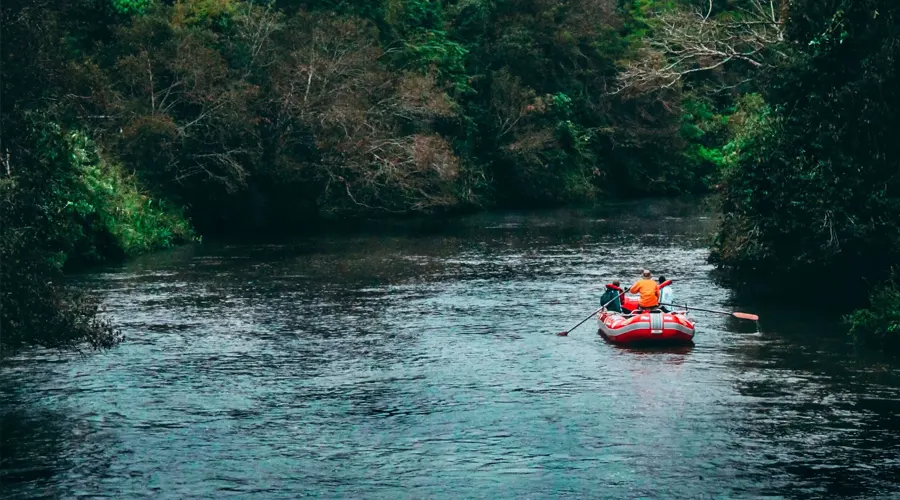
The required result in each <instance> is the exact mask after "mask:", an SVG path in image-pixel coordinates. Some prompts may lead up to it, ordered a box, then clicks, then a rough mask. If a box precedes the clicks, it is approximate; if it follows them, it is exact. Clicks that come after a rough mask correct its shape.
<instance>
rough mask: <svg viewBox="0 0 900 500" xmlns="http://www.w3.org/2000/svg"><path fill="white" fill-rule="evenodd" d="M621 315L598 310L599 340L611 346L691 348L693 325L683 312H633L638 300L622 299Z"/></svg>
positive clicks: (633, 298)
mask: <svg viewBox="0 0 900 500" xmlns="http://www.w3.org/2000/svg"><path fill="white" fill-rule="evenodd" d="M622 309H623V310H624V311H626V312H625V313H618V312H613V311H607V310H606V309H602V310H600V312H598V313H597V322H599V323H600V331H599V333H600V336H601V337H603V338H604V339H605V340H607V341H609V342H611V343H613V344H622V345H658V344H662V345H693V344H694V322H693V321H691V320H690V319H688V317H687V312H684V311H672V312H663V311H661V310H652V311H641V312H637V313H632V312H631V311H637V309H638V299H637V298H635V297H625V300H624V304H622Z"/></svg>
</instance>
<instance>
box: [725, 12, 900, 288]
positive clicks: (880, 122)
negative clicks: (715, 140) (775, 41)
mask: <svg viewBox="0 0 900 500" xmlns="http://www.w3.org/2000/svg"><path fill="white" fill-rule="evenodd" d="M846 5H847V8H846V9H844V11H843V13H842V14H840V15H839V16H838V14H836V13H835V11H834V10H829V9H828V8H826V6H823V5H820V4H817V3H809V2H799V3H797V4H796V5H793V6H792V8H794V9H797V12H803V13H804V15H803V16H802V17H798V18H797V21H795V22H794V23H792V24H791V30H790V34H791V37H792V39H793V40H796V41H797V42H799V43H798V45H797V46H798V47H803V49H802V51H801V52H792V53H790V54H789V55H790V58H789V59H788V60H787V63H786V64H785V66H784V67H783V68H779V71H778V72H777V74H776V75H775V79H774V80H773V82H772V84H771V85H770V86H769V88H768V89H767V94H768V95H767V100H768V101H769V102H770V103H771V105H772V107H771V108H769V107H767V106H761V107H759V108H758V110H757V111H758V114H757V116H755V117H751V118H750V119H748V120H747V121H746V123H745V127H744V128H745V129H746V131H745V132H743V133H742V134H741V135H739V136H738V138H737V140H736V142H735V145H734V147H733V150H732V151H731V153H730V156H729V159H728V163H729V166H728V168H727V175H726V179H725V191H724V197H723V211H724V220H723V225H722V230H721V232H720V234H719V236H718V241H717V244H716V248H715V251H714V254H713V258H714V259H715V260H716V261H717V262H718V263H719V265H721V266H723V267H726V268H728V269H731V270H733V271H734V272H735V273H736V274H737V275H744V276H749V275H753V276H757V277H759V276H762V277H766V276H768V277H777V278H779V279H783V278H784V277H786V276H791V275H794V274H799V273H806V274H813V275H827V276H829V278H831V279H833V280H838V281H840V280H846V281H847V282H848V283H853V284H860V285H861V281H860V280H861V279H862V278H875V277H878V276H880V275H883V274H885V273H886V271H887V269H888V268H889V266H890V265H891V264H892V263H895V262H897V261H898V259H900V253H898V249H900V227H898V224H897V221H898V220H900V195H898V193H900V178H898V177H897V176H896V175H895V174H896V164H897V162H898V161H900V144H898V143H897V141H896V140H894V138H893V136H892V135H891V134H892V132H890V131H892V130H896V128H897V127H898V126H900V123H898V114H897V110H898V109H900V100H898V98H897V96H896V95H894V94H892V93H884V92H882V91H881V90H880V89H884V88H894V87H895V86H896V85H897V84H898V83H900V78H898V76H900V75H898V73H897V69H896V65H894V64H893V63H892V61H894V60H896V59H897V57H898V56H900V52H898V51H900V46H898V44H896V43H895V41H896V39H897V37H898V34H897V32H896V29H895V25H894V24H893V23H894V21H895V20H896V17H897V16H898V15H900V10H898V8H894V7H880V8H879V15H878V16H872V15H871V10H870V8H869V7H871V6H870V5H869V3H868V2H858V3H854V4H846ZM838 18H840V19H841V21H840V22H839V23H837V24H836V22H835V19H838ZM844 31H846V32H847V33H848V35H847V36H840V34H841V33H843V32H844ZM833 34H836V36H832V35H833ZM810 42H813V43H810ZM786 50H787V49H786ZM860 263H864V265H863V266H862V268H860Z"/></svg>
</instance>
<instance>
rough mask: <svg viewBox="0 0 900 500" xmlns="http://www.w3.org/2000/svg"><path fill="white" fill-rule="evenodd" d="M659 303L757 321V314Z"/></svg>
mask: <svg viewBox="0 0 900 500" xmlns="http://www.w3.org/2000/svg"><path fill="white" fill-rule="evenodd" d="M660 305H661V306H669V307H681V308H684V309H696V310H698V311H706V312H711V313H716V314H727V315H729V316H734V317H735V318H740V319H749V320H750V321H759V316H757V315H755V314H750V313H743V312H728V311H717V310H715V309H704V308H702V307H692V306H677V305H674V304H662V303H661V304H660Z"/></svg>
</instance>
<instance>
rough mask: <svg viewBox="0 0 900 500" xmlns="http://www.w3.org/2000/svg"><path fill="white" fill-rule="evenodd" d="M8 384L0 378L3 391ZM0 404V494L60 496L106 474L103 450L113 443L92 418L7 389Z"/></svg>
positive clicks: (88, 488)
mask: <svg viewBox="0 0 900 500" xmlns="http://www.w3.org/2000/svg"><path fill="white" fill-rule="evenodd" d="M13 384H15V385H19V384H16V383H15V382H13V381H11V380H9V379H8V377H3V378H2V379H0V385H2V386H3V387H4V389H6V390H7V391H8V390H9V389H8V388H9V387H11V386H12V385H13ZM0 406H2V407H0V497H3V498H8V499H17V498H22V499H31V498H66V497H70V496H72V494H73V490H76V489H77V490H78V491H81V492H83V493H88V492H92V491H91V488H92V486H97V484H98V483H99V481H101V479H102V478H103V477H104V476H106V477H108V476H109V470H110V462H111V460H110V458H109V457H110V452H109V450H110V449H112V448H114V447H115V446H116V445H117V444H118V443H116V442H115V440H114V438H112V437H111V436H110V435H108V434H107V433H105V432H103V431H102V429H100V428H98V426H97V425H94V423H92V422H88V421H85V420H84V419H81V418H77V417H73V416H71V415H69V414H67V413H66V411H65V409H63V408H57V409H49V408H46V407H43V406H42V405H39V404H38V403H36V402H32V401H24V400H22V399H20V398H19V397H18V396H16V395H12V394H11V393H9V392H7V394H5V395H4V396H3V397H2V405H0ZM66 478H72V481H74V483H72V482H70V481H68V480H67V479H66ZM93 493H99V492H98V491H93ZM103 493H108V492H107V491H103Z"/></svg>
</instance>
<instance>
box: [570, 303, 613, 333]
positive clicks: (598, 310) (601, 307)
mask: <svg viewBox="0 0 900 500" xmlns="http://www.w3.org/2000/svg"><path fill="white" fill-rule="evenodd" d="M618 298H619V296H618V295H616V296H615V297H613V298H612V300H610V301H609V302H607V303H606V304H603V305H602V306H600V309H597V310H596V311H594V312H592V313H591V315H590V316H588V317H587V318H584V319H583V320H581V322H580V323H578V324H577V325H575V326H573V327H572V328H570V329H568V330H566V331H564V332H562V333H563V334H566V335H568V334H569V332H571V331H572V330H574V329H576V328H578V327H579V326H581V325H583V324H584V322H585V321H587V320H589V319H591V318H593V317H594V315H595V314H597V313H598V312H600V311H602V310H603V308H604V307H606V306H608V305H610V304H612V303H613V301H614V300H616V299H618Z"/></svg>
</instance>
